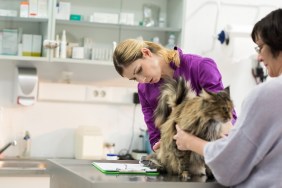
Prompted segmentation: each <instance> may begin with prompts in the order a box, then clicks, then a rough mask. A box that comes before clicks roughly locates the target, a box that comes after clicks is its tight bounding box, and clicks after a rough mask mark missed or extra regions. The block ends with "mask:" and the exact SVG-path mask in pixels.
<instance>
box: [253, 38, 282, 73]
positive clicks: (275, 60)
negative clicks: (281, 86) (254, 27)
mask: <svg viewBox="0 0 282 188" xmlns="http://www.w3.org/2000/svg"><path fill="white" fill-rule="evenodd" d="M256 44H257V45H258V48H259V52H258V53H259V54H258V60H259V61H261V62H263V64H264V65H265V67H266V68H267V71H268V75H269V76H271V77H277V76H279V75H281V74H282V52H280V53H279V55H278V56H277V57H273V54H272V53H271V50H270V47H269V46H268V45H267V44H265V43H264V42H263V41H262V40H261V39H258V40H257V41H256Z"/></svg>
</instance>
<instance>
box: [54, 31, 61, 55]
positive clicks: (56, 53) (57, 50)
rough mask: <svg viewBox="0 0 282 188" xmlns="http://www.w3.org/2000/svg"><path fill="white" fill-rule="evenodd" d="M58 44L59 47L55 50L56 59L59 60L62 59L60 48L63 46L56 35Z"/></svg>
mask: <svg viewBox="0 0 282 188" xmlns="http://www.w3.org/2000/svg"><path fill="white" fill-rule="evenodd" d="M56 43H57V44H58V46H57V47H56V48H55V54H54V57H55V58H59V57H60V46H61V44H60V38H59V35H56Z"/></svg>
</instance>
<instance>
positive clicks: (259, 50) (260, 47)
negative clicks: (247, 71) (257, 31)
mask: <svg viewBox="0 0 282 188" xmlns="http://www.w3.org/2000/svg"><path fill="white" fill-rule="evenodd" d="M262 47H263V44H262V45H260V46H256V47H255V51H256V52H257V53H258V54H260V52H261V49H262Z"/></svg>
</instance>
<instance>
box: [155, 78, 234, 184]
mask: <svg viewBox="0 0 282 188" xmlns="http://www.w3.org/2000/svg"><path fill="white" fill-rule="evenodd" d="M232 109H233V103H232V101H231V99H230V97H229V94H227V93H226V92H224V91H222V92H219V93H211V92H207V91H205V90H203V91H202V92H201V94H200V95H199V96H197V95H196V94H195V93H194V92H193V90H192V89H191V86H190V84H189V83H187V81H186V80H185V79H184V78H182V77H180V78H179V79H177V80H175V79H168V78H167V79H165V84H164V85H163V86H162V87H161V95H160V98H159V103H158V106H157V108H156V110H155V114H154V115H155V124H156V126H157V127H158V128H159V129H160V131H161V145H160V149H158V150H157V151H156V153H155V154H154V155H153V157H151V159H150V160H151V167H152V166H154V167H157V168H158V170H159V171H161V172H167V173H169V174H178V175H180V176H181V177H182V178H184V179H187V178H190V177H191V176H194V175H207V176H211V175H212V172H211V171H210V170H209V168H208V167H207V166H206V165H205V163H204V158H203V157H202V156H200V155H198V154H197V153H194V152H192V151H180V150H178V149H177V146H176V143H175V140H173V136H174V135H175V134H176V128H175V125H176V124H178V125H179V127H180V128H181V129H183V130H185V131H186V132H189V133H191V134H193V135H196V136H198V137H200V138H202V139H204V140H207V141H212V140H216V139H219V138H220V136H221V131H222V126H223V124H224V123H226V122H228V121H229V120H230V119H231V117H232Z"/></svg>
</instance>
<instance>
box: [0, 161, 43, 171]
mask: <svg viewBox="0 0 282 188" xmlns="http://www.w3.org/2000/svg"><path fill="white" fill-rule="evenodd" d="M46 168H47V165H46V163H45V162H44V161H28V160H3V161H0V171H1V170H46Z"/></svg>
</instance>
